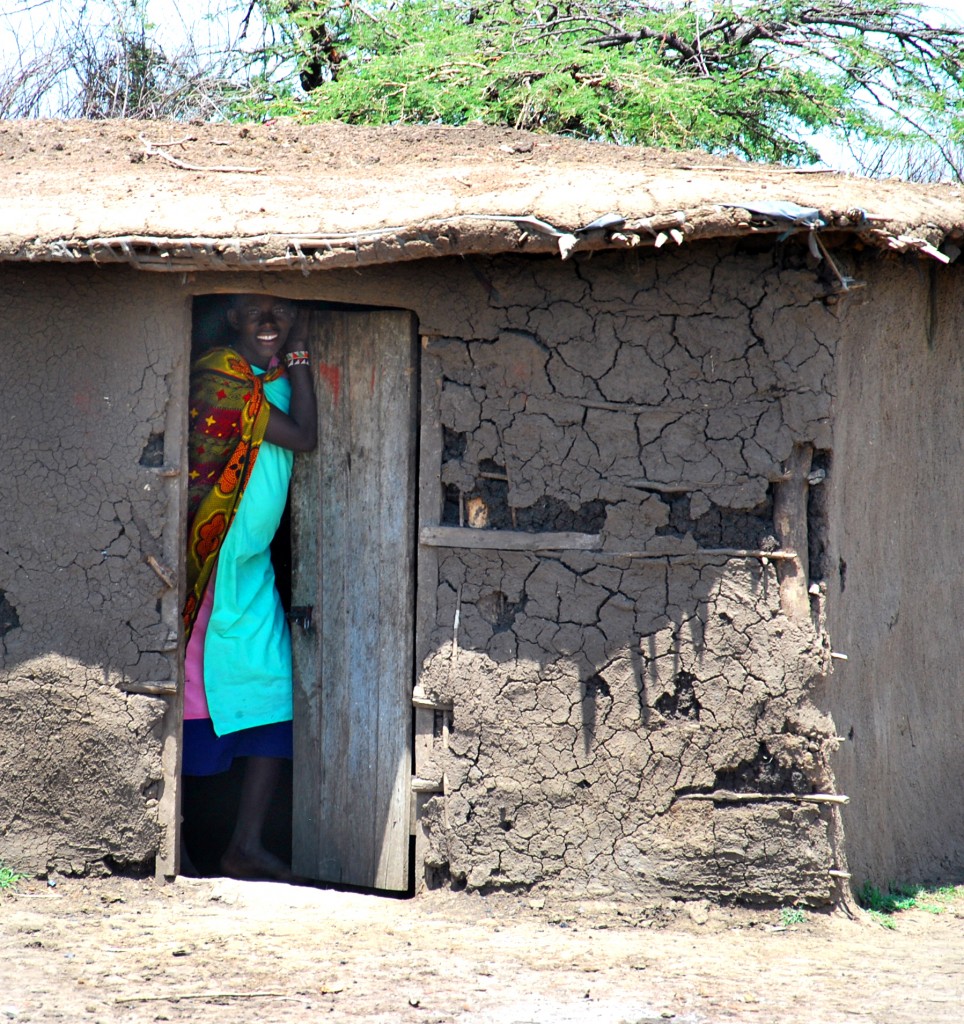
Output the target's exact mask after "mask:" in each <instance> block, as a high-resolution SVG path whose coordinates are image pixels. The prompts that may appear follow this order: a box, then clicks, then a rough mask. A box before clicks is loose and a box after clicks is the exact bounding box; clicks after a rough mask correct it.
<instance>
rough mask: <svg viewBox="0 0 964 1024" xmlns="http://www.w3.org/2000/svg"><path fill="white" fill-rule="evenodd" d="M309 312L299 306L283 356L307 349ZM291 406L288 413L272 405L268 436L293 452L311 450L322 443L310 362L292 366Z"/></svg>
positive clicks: (265, 437)
mask: <svg viewBox="0 0 964 1024" xmlns="http://www.w3.org/2000/svg"><path fill="white" fill-rule="evenodd" d="M307 338H308V315H307V313H306V312H305V311H304V310H303V309H299V310H298V313H297V316H296V317H295V322H294V323H293V324H292V326H291V330H290V332H289V333H288V339H287V341H286V342H285V345H284V348H283V349H282V351H281V353H280V356H281V358H282V359H283V358H284V357H285V355H287V353H289V352H296V351H300V350H303V349H307V347H308V345H307ZM288 380H289V381H290V382H291V407H290V409H289V410H288V412H287V414H285V413H283V412H282V411H281V410H280V409H276V408H275V407H274V406H271V414H270V416H269V417H268V426H267V428H266V429H265V432H264V439H265V440H266V441H270V442H271V444H276V445H278V446H279V447H281V448H287V449H289V450H290V451H293V452H310V451H311V450H312V449H313V448H314V447H315V445H316V444H317V443H318V412H317V409H316V407H315V389H314V385H313V383H312V379H311V366H310V365H309V364H304V365H298V364H296V365H295V366H289V367H288Z"/></svg>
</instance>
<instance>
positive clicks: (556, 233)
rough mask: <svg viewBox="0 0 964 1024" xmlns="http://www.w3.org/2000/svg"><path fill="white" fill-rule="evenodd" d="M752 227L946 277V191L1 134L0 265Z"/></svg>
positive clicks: (798, 175) (129, 132)
mask: <svg viewBox="0 0 964 1024" xmlns="http://www.w3.org/2000/svg"><path fill="white" fill-rule="evenodd" d="M760 232H770V233H774V234H778V235H783V234H785V233H787V232H792V233H796V232H803V233H806V236H807V240H808V242H809V244H810V247H811V250H812V251H813V252H814V255H815V256H819V255H821V254H822V255H826V254H827V252H828V249H830V248H833V246H834V245H836V244H838V243H839V242H840V241H841V240H842V239H843V238H844V237H846V236H851V237H854V236H855V237H856V238H858V239H859V240H860V241H861V243H863V244H870V245H873V246H876V247H879V248H882V249H893V250H897V251H908V250H916V251H918V252H919V253H921V254H922V255H924V256H926V257H933V258H935V259H939V260H941V261H942V262H947V261H949V260H951V259H954V258H956V256H957V255H958V253H959V251H960V248H962V247H964V242H962V241H961V239H962V238H964V190H962V189H961V188H958V187H952V186H938V185H935V186H920V185H910V184H907V183H905V182H901V181H896V180H890V181H874V180H870V179H865V178H859V177H855V176H851V175H845V174H838V173H832V172H815V171H811V170H794V169H788V168H784V167H773V166H767V165H760V164H751V163H746V162H743V161H741V160H737V159H734V158H720V157H714V156H709V155H707V154H705V153H702V152H688V153H680V152H671V151H664V150H654V149H643V148H637V147H621V146H612V145H604V144H601V143H590V142H579V141H576V140H572V139H564V138H559V137H556V136H543V135H532V134H527V133H523V132H516V131H512V130H508V129H498V128H487V127H482V126H477V125H469V126H466V127H463V128H447V127H397V128H362V127H352V126H347V125H342V124H325V125H310V126H306V125H301V124H297V123H294V122H289V121H277V122H269V123H267V124H261V125H207V124H205V125H185V124H183V123H169V122H145V121H101V122H95V121H6V122H0V260H7V261H9V260H18V261H19V260H29V261H56V262H66V263H76V262H95V263H102V264H106V263H118V262H122V263H130V264H133V265H135V266H137V267H140V268H143V269H149V270H161V271H164V270H189V269H191V270H194V269H223V270H235V269H239V268H244V267H251V268H257V269H269V270H270V269H277V270H284V269H298V268H300V269H302V270H305V271H310V270H311V269H315V268H318V269H322V268H328V267H345V266H352V267H355V266H363V265H371V264H378V263H391V262H396V261H400V260H412V259H423V258H427V257H438V256H451V255H467V254H472V253H490V254H494V253H506V252H513V253H515V252H523V253H525V252H531V253H540V252H558V253H559V254H560V255H561V256H562V257H563V258H566V257H568V256H569V255H570V254H571V253H572V252H576V251H579V250H581V249H599V248H632V247H636V246H657V247H660V246H664V245H668V246H675V245H682V244H685V243H686V242H688V241H693V240H696V239H707V238H723V237H727V236H730V237H732V236H744V235H749V234H754V233H760Z"/></svg>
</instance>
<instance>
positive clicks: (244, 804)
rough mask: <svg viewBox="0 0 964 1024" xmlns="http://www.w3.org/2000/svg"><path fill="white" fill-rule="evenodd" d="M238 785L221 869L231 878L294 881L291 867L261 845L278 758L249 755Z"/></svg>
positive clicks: (279, 774) (273, 789) (274, 785)
mask: <svg viewBox="0 0 964 1024" xmlns="http://www.w3.org/2000/svg"><path fill="white" fill-rule="evenodd" d="M247 761H248V763H247V766H246V768H245V772H244V781H243V782H242V784H241V803H240V806H239V807H238V820H237V821H236V822H235V826H234V832H233V834H232V836H231V841H230V842H229V843H228V848H227V850H225V852H224V856H223V857H222V858H221V870H222V871H223V872H224V873H225V874H226V875H228V876H229V877H230V878H273V879H277V880H278V881H282V882H290V881H293V880H294V875H292V873H291V868H290V867H289V866H288V865H287V864H285V863H284V861H283V860H281V859H280V858H279V857H276V856H275V855H274V854H273V853H270V852H269V851H268V850H266V849H265V848H264V845H263V844H262V840H261V836H262V832H263V830H264V822H265V818H266V817H267V815H268V809H269V807H270V806H271V800H272V798H273V797H274V794H275V790H276V789H277V787H278V779H279V778H280V776H281V762H282V759H281V758H279V757H249V758H248V759H247Z"/></svg>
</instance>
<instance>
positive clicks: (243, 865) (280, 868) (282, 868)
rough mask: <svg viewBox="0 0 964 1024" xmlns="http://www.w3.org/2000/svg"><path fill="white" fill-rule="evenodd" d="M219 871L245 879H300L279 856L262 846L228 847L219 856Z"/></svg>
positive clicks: (291, 880) (228, 875)
mask: <svg viewBox="0 0 964 1024" xmlns="http://www.w3.org/2000/svg"><path fill="white" fill-rule="evenodd" d="M221 871H222V872H223V873H224V875H225V876H226V877H227V878H238V879H243V880H246V881H275V882H289V883H290V882H297V881H300V879H298V877H297V876H296V875H294V874H293V873H292V871H291V868H290V867H289V866H288V865H287V864H285V862H284V861H283V860H281V858H280V857H276V856H275V855H274V854H273V853H269V852H268V851H267V850H266V849H265V848H264V847H263V846H258V847H255V848H253V849H241V848H239V847H230V848H229V849H227V850H226V851H225V852H224V856H223V857H222V858H221Z"/></svg>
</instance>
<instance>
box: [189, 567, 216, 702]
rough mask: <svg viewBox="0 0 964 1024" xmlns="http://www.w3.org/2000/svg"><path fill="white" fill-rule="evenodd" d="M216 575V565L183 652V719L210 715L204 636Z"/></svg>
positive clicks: (209, 615) (211, 606) (209, 614)
mask: <svg viewBox="0 0 964 1024" xmlns="http://www.w3.org/2000/svg"><path fill="white" fill-rule="evenodd" d="M216 575H217V566H215V567H214V572H213V573H212V574H211V579H210V580H209V581H208V585H207V587H205V589H204V597H203V598H202V599H201V607H200V608H199V609H198V613H197V618H196V619H195V620H194V628H193V629H192V630H191V637H190V639H189V640H188V642H187V650H186V651H185V653H184V718H185V719H188V718H210V717H211V712H210V711H208V699H207V697H206V696H205V693H204V637H205V634H206V633H207V631H208V623H209V622H210V621H211V611H212V609H213V608H214V577H215V576H216Z"/></svg>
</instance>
